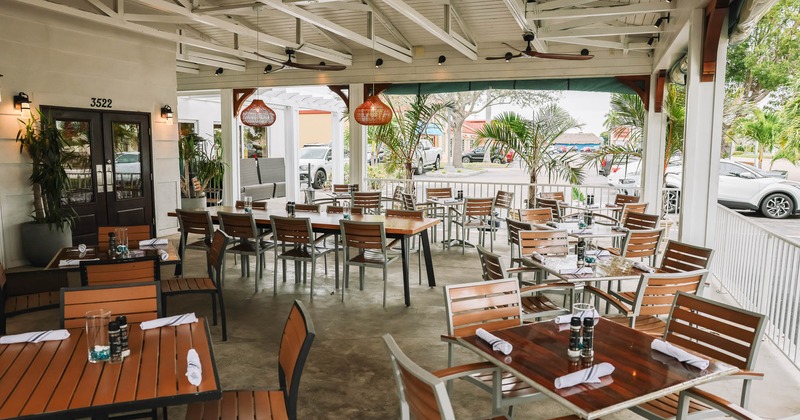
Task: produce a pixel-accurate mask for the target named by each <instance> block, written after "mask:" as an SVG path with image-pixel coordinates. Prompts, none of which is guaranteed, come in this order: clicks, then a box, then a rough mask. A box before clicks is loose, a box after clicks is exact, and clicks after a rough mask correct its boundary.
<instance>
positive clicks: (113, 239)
mask: <svg viewBox="0 0 800 420" xmlns="http://www.w3.org/2000/svg"><path fill="white" fill-rule="evenodd" d="M116 253H117V234H116V233H114V232H108V254H109V256H110V257H111V258H114V257H115V256H116Z"/></svg>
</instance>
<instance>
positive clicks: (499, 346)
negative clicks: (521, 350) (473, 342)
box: [475, 328, 514, 355]
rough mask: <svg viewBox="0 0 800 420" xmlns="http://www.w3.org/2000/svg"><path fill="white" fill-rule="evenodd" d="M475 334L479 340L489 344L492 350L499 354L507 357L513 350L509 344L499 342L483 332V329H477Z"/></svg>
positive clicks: (502, 341)
mask: <svg viewBox="0 0 800 420" xmlns="http://www.w3.org/2000/svg"><path fill="white" fill-rule="evenodd" d="M475 334H477V336H478V337H480V338H481V340H483V341H485V342H487V343H489V344H490V345H491V346H492V350H494V351H499V352H500V353H503V354H505V355H508V354H509V353H511V350H514V347H513V346H512V345H511V343H509V342H508V341H505V340H501V339H500V338H498V337H497V336H495V335H494V334H492V333H490V332H488V331H486V330H484V329H483V328H478V330H477V331H475Z"/></svg>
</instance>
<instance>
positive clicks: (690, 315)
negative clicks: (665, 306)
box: [631, 292, 767, 419]
mask: <svg viewBox="0 0 800 420" xmlns="http://www.w3.org/2000/svg"><path fill="white" fill-rule="evenodd" d="M766 320H767V317H766V315H761V314H758V313H755V312H750V311H747V310H744V309H741V308H737V307H734V306H730V305H726V304H724V303H719V302H715V301H712V300H711V299H707V298H703V297H700V296H697V295H693V294H688V293H684V292H679V293H678V294H677V296H675V303H674V304H673V305H672V311H671V312H670V314H669V318H668V319H667V326H666V330H665V332H664V336H663V339H664V341H667V342H668V343H672V344H674V345H677V346H680V347H683V348H685V349H687V350H689V351H693V352H697V353H700V354H702V355H705V356H707V357H711V358H714V359H717V360H719V361H721V362H724V363H728V364H730V365H733V366H736V367H737V368H739V369H741V370H740V371H739V372H738V373H736V374H734V375H731V376H726V377H723V378H720V379H719V380H722V381H727V380H731V379H734V380H742V390H741V394H740V398H739V405H740V406H741V407H744V408H745V409H747V406H748V402H749V400H750V388H751V386H752V381H753V380H760V379H763V378H764V374H763V373H759V372H754V371H753V368H754V367H755V363H756V357H757V355H758V350H759V347H760V345H761V338H762V335H763V333H764V325H765V324H766ZM678 400H679V395H678V394H671V395H668V396H665V397H661V398H658V399H656V400H653V401H650V402H647V403H644V404H642V405H639V406H637V407H634V408H632V409H631V410H633V411H634V412H635V413H636V414H639V415H641V416H644V417H646V418H649V419H671V418H675V416H676V414H678ZM688 411H689V416H688V417H686V416H684V417H683V418H694V417H711V416H714V417H719V416H720V413H719V412H715V411H714V410H712V409H711V407H709V406H707V405H705V404H701V403H700V402H699V401H691V403H690V404H689V407H688Z"/></svg>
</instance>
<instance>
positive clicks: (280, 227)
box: [269, 216, 314, 245]
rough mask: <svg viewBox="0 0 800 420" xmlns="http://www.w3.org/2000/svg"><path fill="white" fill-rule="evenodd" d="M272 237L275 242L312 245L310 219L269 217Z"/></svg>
mask: <svg viewBox="0 0 800 420" xmlns="http://www.w3.org/2000/svg"><path fill="white" fill-rule="evenodd" d="M269 220H270V223H271V224H272V237H273V238H274V239H275V240H276V241H280V242H285V243H290V244H306V245H309V244H313V243H314V232H313V231H312V230H311V219H309V218H307V217H281V216H270V218H269Z"/></svg>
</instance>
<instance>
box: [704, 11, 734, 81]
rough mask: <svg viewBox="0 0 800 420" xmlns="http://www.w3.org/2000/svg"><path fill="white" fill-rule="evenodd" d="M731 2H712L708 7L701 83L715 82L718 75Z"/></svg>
mask: <svg viewBox="0 0 800 420" xmlns="http://www.w3.org/2000/svg"><path fill="white" fill-rule="evenodd" d="M729 6H730V3H729V0H712V1H711V2H710V3H708V6H706V33H705V36H704V37H703V74H702V75H700V81H701V82H713V81H714V77H715V76H716V74H717V50H718V49H719V39H720V36H721V35H722V31H723V29H724V30H727V28H723V27H724V26H725V18H726V17H728V8H729Z"/></svg>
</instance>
